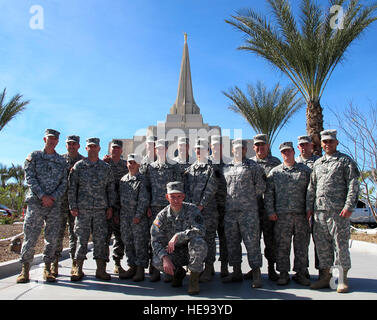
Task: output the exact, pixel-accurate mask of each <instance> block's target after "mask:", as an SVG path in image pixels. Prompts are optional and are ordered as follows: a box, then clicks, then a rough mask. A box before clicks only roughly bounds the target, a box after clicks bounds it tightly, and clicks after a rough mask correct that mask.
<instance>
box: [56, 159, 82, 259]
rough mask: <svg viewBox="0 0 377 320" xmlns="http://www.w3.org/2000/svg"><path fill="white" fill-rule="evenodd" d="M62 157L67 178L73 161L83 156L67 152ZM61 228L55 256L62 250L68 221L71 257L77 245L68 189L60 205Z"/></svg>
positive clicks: (59, 254)
mask: <svg viewBox="0 0 377 320" xmlns="http://www.w3.org/2000/svg"><path fill="white" fill-rule="evenodd" d="M62 156H63V157H64V159H65V160H66V162H67V166H68V167H67V179H68V175H69V172H70V170H71V169H72V168H73V166H74V165H75V163H76V162H77V161H80V160H82V159H84V158H85V157H84V156H83V155H81V154H78V155H77V157H76V158H71V157H70V156H69V155H68V153H66V154H63V155H62ZM61 216H62V217H61V218H62V220H61V228H60V233H59V235H58V243H57V246H56V256H57V257H60V256H61V252H62V250H63V239H64V233H65V228H66V225H67V221H68V231H69V249H70V254H71V258H72V259H73V258H74V257H75V252H76V246H77V237H76V235H75V233H74V226H75V217H74V216H73V215H71V212H70V211H69V205H68V189H67V190H66V192H65V193H64V195H63V199H62V207H61Z"/></svg>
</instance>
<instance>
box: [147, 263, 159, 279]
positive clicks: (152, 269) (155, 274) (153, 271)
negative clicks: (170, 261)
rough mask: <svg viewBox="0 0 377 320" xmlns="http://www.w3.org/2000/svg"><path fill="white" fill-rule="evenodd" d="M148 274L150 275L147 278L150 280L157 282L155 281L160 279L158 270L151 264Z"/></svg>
mask: <svg viewBox="0 0 377 320" xmlns="http://www.w3.org/2000/svg"><path fill="white" fill-rule="evenodd" d="M149 275H150V278H149V281H150V282H157V281H160V279H161V276H160V271H159V270H158V269H156V268H155V267H153V266H152V265H151V266H150V267H149Z"/></svg>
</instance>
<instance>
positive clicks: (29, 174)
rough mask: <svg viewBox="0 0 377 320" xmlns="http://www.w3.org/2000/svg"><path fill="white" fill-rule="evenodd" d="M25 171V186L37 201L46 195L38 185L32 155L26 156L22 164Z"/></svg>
mask: <svg viewBox="0 0 377 320" xmlns="http://www.w3.org/2000/svg"><path fill="white" fill-rule="evenodd" d="M24 170H25V180H26V185H27V186H28V187H29V188H30V189H31V191H32V192H33V194H35V195H36V196H37V197H38V198H39V199H42V197H43V196H44V195H45V194H46V193H45V190H43V188H42V187H41V185H40V184H39V181H38V178H37V174H36V170H35V156H33V154H30V155H28V157H27V158H26V160H25V163H24Z"/></svg>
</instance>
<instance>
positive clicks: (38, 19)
mask: <svg viewBox="0 0 377 320" xmlns="http://www.w3.org/2000/svg"><path fill="white" fill-rule="evenodd" d="M29 13H31V14H32V16H31V18H30V20H29V27H30V28H31V29H33V30H43V29H44V10H43V7H42V6H40V5H37V4H36V5H33V6H31V7H30V10H29Z"/></svg>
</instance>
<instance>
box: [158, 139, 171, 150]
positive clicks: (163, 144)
mask: <svg viewBox="0 0 377 320" xmlns="http://www.w3.org/2000/svg"><path fill="white" fill-rule="evenodd" d="M168 145H169V142H168V141H166V140H165V139H159V140H157V143H156V148H160V147H164V148H167V147H168Z"/></svg>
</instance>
